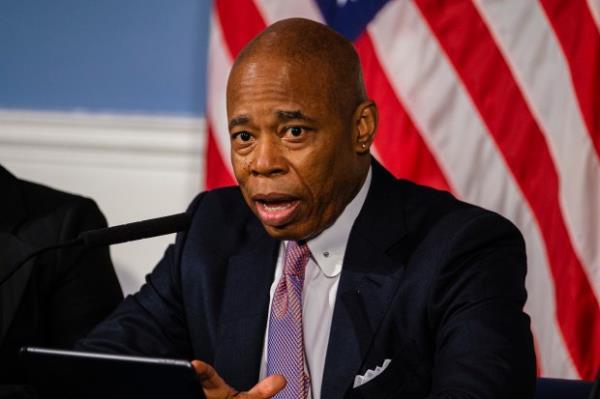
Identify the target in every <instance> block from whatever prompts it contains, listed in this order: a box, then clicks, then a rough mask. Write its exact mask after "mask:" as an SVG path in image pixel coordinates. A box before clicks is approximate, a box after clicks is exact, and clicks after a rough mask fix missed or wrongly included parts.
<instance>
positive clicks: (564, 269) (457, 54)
mask: <svg viewBox="0 0 600 399" xmlns="http://www.w3.org/2000/svg"><path fill="white" fill-rule="evenodd" d="M416 3H417V5H418V6H419V8H420V9H421V12H422V13H423V15H424V17H425V19H426V20H427V22H428V23H429V25H430V27H431V29H432V31H433V32H434V34H435V36H436V37H437V39H438V40H439V41H440V43H441V45H442V48H443V49H444V51H445V52H446V54H447V56H448V57H449V59H450V61H451V62H452V64H453V65H454V67H455V68H456V70H457V72H458V74H459V75H460V77H461V79H462V81H463V82H464V84H465V86H466V89H467V90H468V92H469V93H470V95H471V97H472V99H473V101H474V103H475V105H476V107H477V109H478V110H479V112H480V114H481V115H482V117H483V120H484V122H485V123H486V125H487V127H488V129H489V131H490V133H491V134H492V136H493V138H494V140H495V142H496V144H497V145H498V147H499V149H500V150H501V152H502V154H503V156H504V158H505V160H506V162H507V164H508V166H509V167H510V169H511V171H512V173H513V175H514V176H515V178H516V181H517V183H518V184H519V186H520V188H521V190H522V192H523V193H524V195H525V198H526V199H527V201H528V203H529V205H530V206H531V209H532V211H533V213H534V215H535V217H536V219H537V223H538V225H539V226H540V230H541V232H542V236H543V238H544V241H545V246H546V250H547V253H548V258H549V262H550V269H551V272H552V276H553V279H554V289H555V296H556V307H557V319H558V323H559V325H560V328H561V331H562V333H563V336H564V339H565V342H566V346H567V348H568V350H569V353H570V354H571V357H572V358H573V362H574V364H575V366H576V368H577V370H578V372H579V373H580V375H581V376H582V377H583V378H593V377H595V374H594V373H595V372H596V371H597V370H596V367H597V365H598V364H600V341H598V340H597V337H599V336H600V309H599V307H598V302H597V300H596V297H595V296H594V293H593V291H592V289H591V286H590V283H589V281H588V280H587V278H586V276H585V274H584V271H583V267H582V265H581V263H580V261H579V259H578V257H577V255H576V254H575V251H574V249H573V246H572V244H571V239H570V237H569V235H568V233H567V229H566V226H565V222H564V220H563V217H562V214H561V209H560V204H559V198H558V185H559V181H558V176H557V173H556V170H555V167H554V164H553V161H552V159H551V157H550V153H549V150H548V147H547V144H546V142H545V140H544V137H543V135H542V132H541V130H540V128H539V126H538V125H537V123H536V121H535V120H534V118H533V117H532V115H531V113H530V111H529V109H528V107H527V104H526V102H525V100H524V98H523V96H522V94H521V92H520V91H519V88H518V86H517V85H516V83H515V81H514V79H513V76H512V74H511V72H510V70H509V68H508V66H507V64H506V62H505V61H504V59H503V57H502V55H501V53H500V52H499V50H498V48H497V47H496V43H495V42H494V40H493V38H492V36H491V34H490V32H489V31H488V30H487V28H486V26H485V25H484V23H483V21H482V19H481V17H480V15H479V14H478V12H477V10H476V9H475V7H474V6H473V4H472V3H471V2H470V1H469V0H455V1H452V2H448V1H443V0H417V1H416Z"/></svg>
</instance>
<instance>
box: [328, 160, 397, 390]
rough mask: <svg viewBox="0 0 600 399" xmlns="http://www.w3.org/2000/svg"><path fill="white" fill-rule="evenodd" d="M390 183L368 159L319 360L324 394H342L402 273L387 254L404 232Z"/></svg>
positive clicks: (349, 382) (374, 332) (364, 354)
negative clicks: (369, 168)
mask: <svg viewBox="0 0 600 399" xmlns="http://www.w3.org/2000/svg"><path fill="white" fill-rule="evenodd" d="M394 183H395V181H394V179H393V177H391V175H389V174H388V173H387V172H386V171H385V170H383V168H382V167H381V166H379V164H377V163H375V162H374V163H373V180H372V183H371V187H370V189H369V194H368V195H367V199H366V200H365V204H364V205H363V209H362V210H361V212H360V214H359V216H358V218H357V219H356V221H355V223H354V226H353V227H352V232H351V234H350V239H349V241H348V246H347V250H346V255H345V257H344V266H343V270H342V275H341V278H340V285H339V288H338V292H337V299H336V305H335V309H334V313H333V319H332V324H331V332H330V335H329V345H328V349H327V357H326V360H325V370H324V376H323V388H322V393H321V396H322V397H324V398H342V397H343V396H344V394H345V393H346V391H347V390H348V389H349V388H351V387H352V383H353V381H354V376H355V375H357V374H358V373H359V371H360V370H361V369H362V367H363V362H364V359H365V357H366V356H367V354H368V352H369V349H370V347H371V346H372V343H373V338H374V337H375V335H376V333H377V331H378V328H379V325H380V324H381V321H382V320H383V318H384V316H385V314H386V313H387V311H388V309H389V307H390V304H391V302H392V299H393V297H394V294H395V292H396V288H397V286H398V283H399V282H400V279H401V276H402V272H403V267H402V261H401V259H396V258H395V257H392V256H391V255H390V253H391V251H390V250H392V249H396V248H397V247H398V246H399V245H401V242H402V238H403V237H404V235H405V226H404V216H403V211H402V203H401V199H402V198H401V196H400V193H399V189H398V186H397V185H396V184H394ZM394 253H396V251H394ZM382 360H383V359H382Z"/></svg>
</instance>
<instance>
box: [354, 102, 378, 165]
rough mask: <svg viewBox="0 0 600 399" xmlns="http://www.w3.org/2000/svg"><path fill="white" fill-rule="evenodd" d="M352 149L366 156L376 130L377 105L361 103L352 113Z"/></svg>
mask: <svg viewBox="0 0 600 399" xmlns="http://www.w3.org/2000/svg"><path fill="white" fill-rule="evenodd" d="M354 123H355V131H354V133H355V135H354V149H355V151H356V153H357V154H367V153H368V152H369V149H370V147H371V144H373V140H374V139H375V131H376V130H377V105H375V103H374V102H373V101H371V100H367V101H363V102H362V103H360V105H359V106H358V107H356V111H354Z"/></svg>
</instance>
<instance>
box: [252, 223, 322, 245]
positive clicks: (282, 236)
mask: <svg viewBox="0 0 600 399" xmlns="http://www.w3.org/2000/svg"><path fill="white" fill-rule="evenodd" d="M262 225H263V227H264V229H265V230H266V232H267V234H268V235H270V236H271V237H273V238H274V239H276V240H291V241H300V240H304V239H306V238H307V237H309V236H310V234H307V233H306V232H305V231H303V229H302V228H300V226H294V224H288V225H285V226H272V225H268V224H265V223H262Z"/></svg>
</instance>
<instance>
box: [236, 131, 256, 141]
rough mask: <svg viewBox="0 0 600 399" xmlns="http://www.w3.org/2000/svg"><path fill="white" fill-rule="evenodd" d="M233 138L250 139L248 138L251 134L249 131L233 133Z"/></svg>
mask: <svg viewBox="0 0 600 399" xmlns="http://www.w3.org/2000/svg"><path fill="white" fill-rule="evenodd" d="M233 138H234V139H239V140H241V141H250V139H251V138H252V135H250V133H248V132H239V133H236V134H234V135H233Z"/></svg>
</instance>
